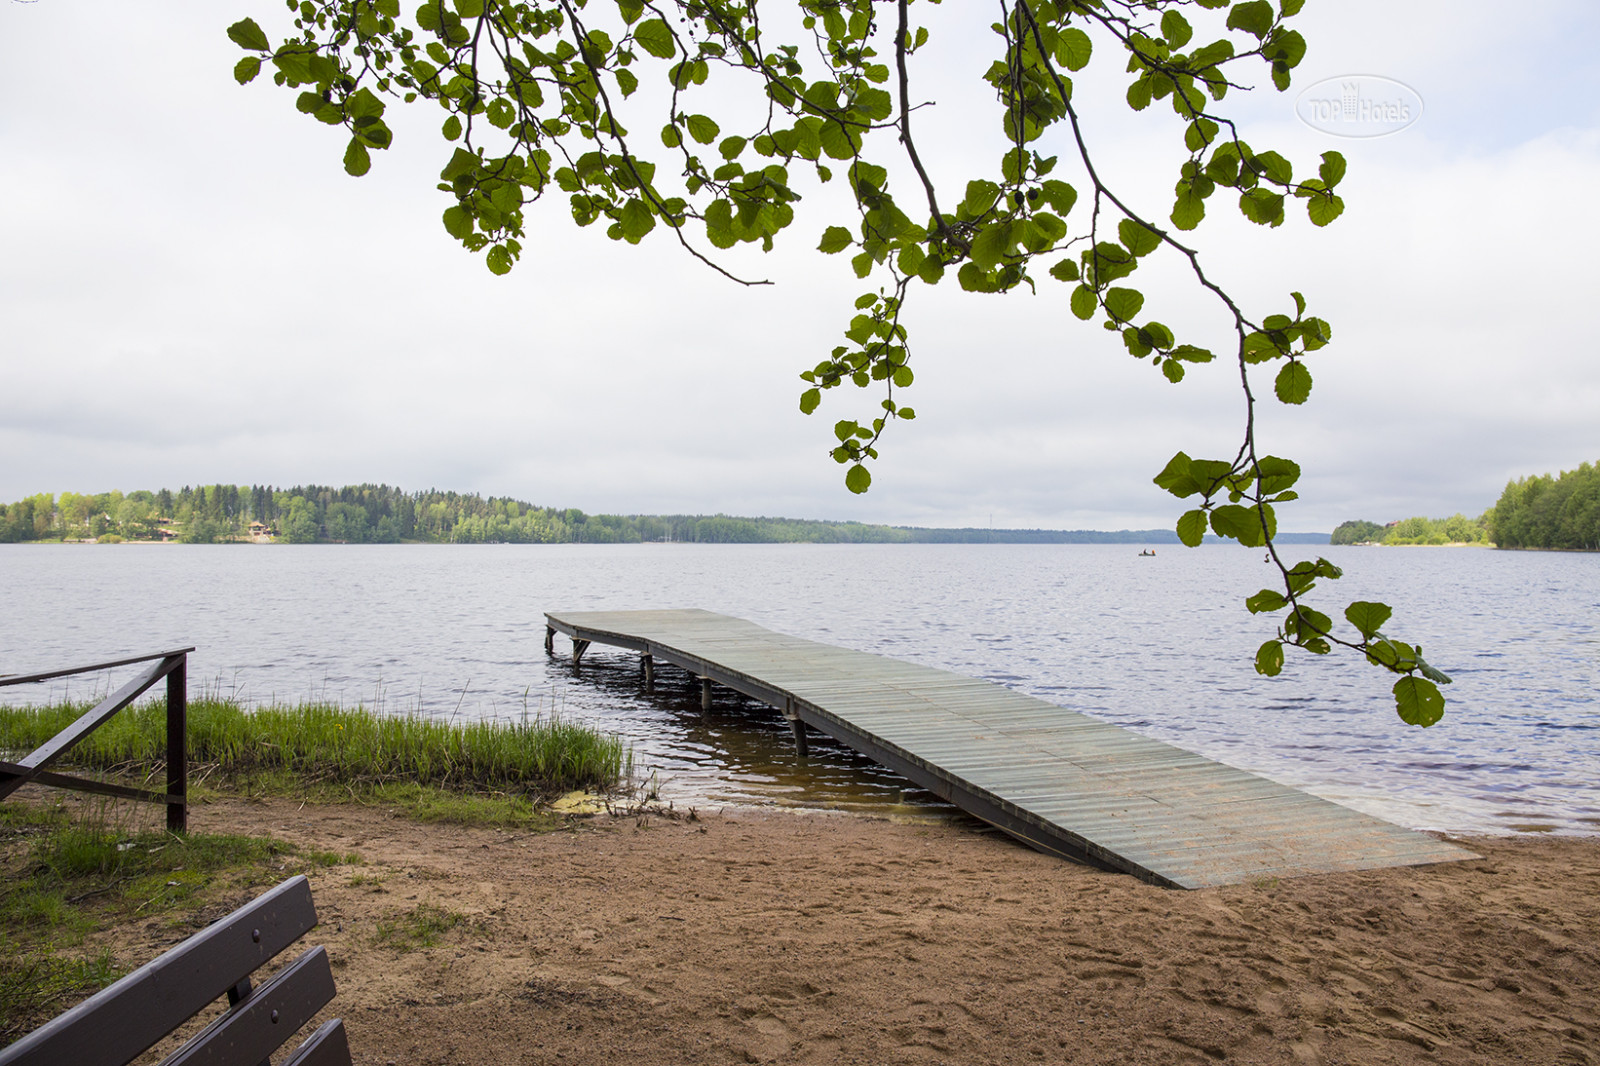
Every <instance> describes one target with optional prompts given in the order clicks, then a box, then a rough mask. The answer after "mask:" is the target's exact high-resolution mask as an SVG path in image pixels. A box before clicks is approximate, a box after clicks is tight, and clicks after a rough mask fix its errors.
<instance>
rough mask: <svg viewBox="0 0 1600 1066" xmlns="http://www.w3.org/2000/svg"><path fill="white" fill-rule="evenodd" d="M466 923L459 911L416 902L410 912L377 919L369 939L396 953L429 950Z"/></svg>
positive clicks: (465, 917)
mask: <svg viewBox="0 0 1600 1066" xmlns="http://www.w3.org/2000/svg"><path fill="white" fill-rule="evenodd" d="M466 920H467V916H466V915H465V914H462V913H460V912H459V911H451V910H445V909H444V908H443V907H438V906H435V905H434V904H432V903H419V904H417V906H416V908H415V909H414V910H411V911H409V912H406V913H403V914H396V915H394V916H393V917H390V918H383V919H380V920H379V921H378V924H377V929H376V931H375V932H374V934H373V939H374V940H375V941H376V942H377V943H378V944H379V945H380V946H382V947H389V948H394V949H396V950H397V951H416V950H418V949H421V948H431V947H433V946H434V945H435V944H437V943H439V941H440V940H441V939H442V938H443V937H444V935H445V934H446V933H448V932H450V930H452V929H454V928H456V927H457V926H458V925H462V924H464V923H465V922H466Z"/></svg>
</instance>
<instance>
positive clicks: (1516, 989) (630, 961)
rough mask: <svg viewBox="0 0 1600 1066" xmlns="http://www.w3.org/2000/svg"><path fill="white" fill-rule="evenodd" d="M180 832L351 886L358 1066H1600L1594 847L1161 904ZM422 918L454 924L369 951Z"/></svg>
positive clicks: (714, 846) (722, 846)
mask: <svg viewBox="0 0 1600 1066" xmlns="http://www.w3.org/2000/svg"><path fill="white" fill-rule="evenodd" d="M192 824H193V826H194V828H196V829H198V830H205V831H234V832H251V833H270V834H273V835H277V836H281V837H284V838H287V839H291V840H294V841H296V842H297V843H298V844H299V845H300V846H301V847H302V848H307V849H312V848H315V849H327V850H336V851H339V852H349V851H354V852H358V853H359V854H361V855H362V856H363V857H364V858H365V860H366V862H365V864H364V865H359V866H337V867H332V868H328V869H323V870H319V871H317V872H314V873H313V874H312V875H311V877H312V881H313V889H314V893H315V897H316V900H317V904H318V908H319V911H320V913H321V915H322V922H323V925H322V927H321V928H320V929H318V930H317V931H316V932H315V933H313V934H312V938H313V942H321V943H324V944H326V945H327V947H328V950H329V953H330V955H331V956H332V957H333V958H334V960H335V979H336V981H337V983H338V986H339V996H338V999H337V1000H336V1001H335V1005H334V1007H335V1009H334V1011H332V1012H330V1014H332V1013H336V1014H339V1015H341V1016H343V1017H344V1018H345V1020H346V1023H347V1025H348V1026H349V1031H350V1039H351V1046H352V1049H353V1051H354V1054H355V1060H356V1062H358V1063H373V1064H379V1066H383V1064H395V1066H399V1064H411V1063H415V1064H434V1063H438V1064H443V1063H461V1064H468V1066H478V1064H484V1066H487V1064H496V1066H499V1064H508V1066H509V1064H543V1063H561V1064H564V1066H566V1064H571V1066H577V1064H590V1063H593V1064H596V1066H598V1064H602V1063H603V1064H606V1066H616V1064H618V1063H642V1064H653V1063H680V1062H682V1063H745V1062H775V1063H813V1062H814V1063H864V1064H866V1063H870V1064H879V1063H973V1064H980V1063H981V1064H988V1063H1039V1062H1047V1063H1056V1062H1081V1063H1190V1062H1194V1063H1200V1062H1206V1063H1211V1062H1235V1063H1330V1064H1331V1063H1361V1064H1368V1063H1485V1064H1488V1063H1497V1064H1498V1063H1509V1062H1528V1063H1574V1064H1585V1063H1600V1024H1597V1023H1600V838H1597V837H1560V838H1558V837H1551V836H1532V835H1527V836H1519V837H1502V838H1473V839H1471V840H1470V841H1468V843H1469V846H1470V847H1472V848H1473V849H1474V850H1475V851H1478V852H1479V853H1480V854H1482V855H1484V856H1485V857H1484V858H1483V859H1482V860H1477V861H1471V862H1463V863H1452V864H1446V865H1439V866H1432V867H1421V868H1411V869H1398V870H1385V871H1378V872H1372V873H1357V874H1338V875H1330V876H1321V877H1306V878H1295V879H1289V880H1282V881H1264V882H1260V883H1255V884H1249V885H1241V886H1235V887H1229V888H1222V889H1208V890H1202V891H1196V892H1178V891H1171V890H1164V889H1159V888H1153V887H1150V886H1148V885H1144V884H1141V883H1139V882H1137V881H1135V880H1133V879H1132V878H1130V877H1127V876H1124V875H1120V874H1110V873H1103V872H1099V871H1095V870H1091V869H1087V868H1083V867H1077V866H1073V865H1070V864H1067V863H1064V862H1062V861H1060V860H1057V859H1052V858H1049V857H1046V856H1044V855H1040V854H1037V853H1035V852H1032V851H1029V850H1027V849H1025V848H1023V847H1021V846H1019V845H1016V844H1014V843H1012V842H1011V841H1010V840H1008V839H1007V838H1005V837H1003V836H1001V835H999V834H996V833H993V832H990V831H984V830H981V829H978V828H974V827H972V826H968V825H933V826H928V825H900V824H893V823H890V822H886V821H878V820H871V819H865V818H860V817H842V816H827V815H798V814H787V813H782V814H779V813H774V814H760V813H750V812H740V813H738V814H733V813H729V814H726V815H724V814H717V813H709V814H708V813H706V812H701V813H700V814H699V817H698V818H697V819H696V820H693V821H690V820H687V819H680V820H677V821H668V820H663V819H661V818H658V817H650V818H639V817H630V818H611V817H609V816H604V815H602V816H599V817H596V818H591V819H578V820H574V822H573V828H572V829H571V830H570V831H566V832H558V833H551V834H542V835H541V834H528V833H523V832H505V831H499V830H494V829H476V828H475V829H463V828H460V827H450V826H424V825H418V824H416V823H414V822H411V821H408V820H405V819H402V818H398V817H394V816H391V815H390V814H389V813H388V812H386V811H383V810H378V809H369V808H361V807H355V806H332V807H314V806H299V805H297V804H295V803H292V802H286V801H272V802H268V803H247V802H244V801H237V800H225V801H218V802H214V803H211V804H209V805H207V806H204V807H201V808H199V809H197V810H196V812H195V814H194V818H193V823H192ZM248 894H249V893H245V895H246V896H247V895H248ZM241 901H242V897H241V899H239V900H230V901H227V902H228V903H229V905H232V904H233V903H236V902H241ZM423 904H431V905H433V906H436V907H440V908H443V909H445V910H447V911H454V912H458V913H460V914H462V915H464V916H465V921H464V922H463V923H462V924H460V925H458V926H457V927H456V928H454V929H452V930H451V931H450V932H448V933H446V934H445V936H444V938H443V939H442V940H441V942H440V943H439V944H438V945H437V946H435V947H431V948H422V949H416V950H411V951H401V950H398V949H396V948H394V947H391V946H381V945H380V944H378V943H377V941H376V936H375V934H376V930H377V926H378V923H379V922H381V921H385V920H392V919H393V918H394V917H395V916H396V915H400V914H404V913H408V912H410V911H412V910H414V909H415V908H417V907H418V906H419V905H423ZM222 909H225V908H219V910H218V913H221V910H222ZM184 932H187V930H183V931H177V932H175V931H173V930H171V929H170V928H167V929H154V928H150V929H146V930H143V931H141V933H140V935H139V936H138V937H136V938H134V939H133V941H132V942H126V943H125V944H124V945H123V948H125V949H126V950H127V951H128V952H129V953H130V954H131V955H133V956H134V958H132V959H130V960H129V961H140V959H141V957H142V958H148V957H149V955H150V954H153V953H154V952H155V951H157V950H159V949H160V948H161V947H162V946H163V945H164V943H165V942H171V941H172V940H173V938H174V937H176V936H181V935H182V934H183V933H184ZM121 950H122V949H120V948H119V953H120V952H121ZM141 953H143V954H142V956H141Z"/></svg>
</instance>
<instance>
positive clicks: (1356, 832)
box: [545, 610, 1477, 888]
mask: <svg viewBox="0 0 1600 1066" xmlns="http://www.w3.org/2000/svg"><path fill="white" fill-rule="evenodd" d="M545 618H546V620H547V627H546V632H545V649H546V651H549V652H551V653H552V654H553V653H554V636H555V634H556V633H557V632H561V633H564V634H566V635H567V636H568V637H570V638H571V639H572V657H573V662H574V663H575V664H576V663H578V662H581V660H582V658H583V654H584V652H585V650H586V649H587V648H588V647H589V645H590V644H591V643H599V644H609V645H614V646H616V647H621V648H627V649H630V650H632V651H636V652H639V653H640V654H641V655H642V656H643V657H644V659H643V663H644V669H645V674H646V677H647V678H648V677H650V676H651V674H652V672H653V670H654V665H655V661H656V660H658V659H659V660H661V661H663V662H667V663H671V664H672V665H674V666H678V667H681V668H682V669H685V670H688V671H690V672H692V673H693V674H695V675H696V676H698V677H699V678H700V679H701V683H702V698H703V699H704V700H706V701H708V702H709V700H710V699H711V693H712V686H713V685H714V684H715V685H723V686H726V687H727V688H731V689H734V690H736V691H738V692H742V693H744V694H745V695H746V696H750V697H752V698H754V699H757V700H760V701H762V702H764V703H766V704H768V705H769V706H772V707H774V708H776V709H777V710H779V711H780V712H781V713H782V714H783V715H784V717H785V718H787V719H788V720H789V722H790V723H791V725H792V726H793V727H794V731H795V737H796V741H797V743H799V744H800V745H802V751H803V750H804V748H803V745H804V739H805V727H808V726H809V727H810V728H812V729H816V730H819V731H820V732H823V733H826V734H828V735H829V736H831V737H833V738H835V739H836V740H838V741H840V742H842V743H844V744H848V745H850V746H851V747H853V748H855V749H857V750H858V751H860V752H862V753H863V754H865V755H867V756H868V757H869V758H871V759H873V760H875V761H877V762H879V763H882V764H883V765H884V766H887V767H889V768H890V769H892V770H894V771H896V772H897V773H899V774H901V775H902V776H904V777H906V778H908V779H909V780H911V781H913V782H915V783H916V784H918V785H920V786H921V787H923V788H925V789H927V790H928V791H930V792H932V793H934V794H935V795H938V796H941V797H943V798H944V799H947V800H949V801H950V802H951V803H954V804H956V805H957V806H959V807H961V808H962V809H963V810H966V811H968V812H969V813H971V814H973V815H976V816H977V817H979V818H981V819H983V820H984V821H986V822H989V823H990V824H992V825H995V826H997V827H998V828H1000V829H1003V830H1004V831H1005V832H1007V833H1009V834H1011V835H1012V836H1014V837H1017V838H1018V839H1020V840H1022V841H1024V842H1026V843H1028V844H1030V845H1032V846H1033V847H1035V848H1038V849H1039V850H1041V851H1045V852H1050V853H1052V854H1057V855H1061V856H1063V857H1066V858H1070V859H1073V860H1076V861H1079V862H1087V863H1091V864H1093V865H1096V866H1101V867H1105V868H1107V869H1112V870H1121V871H1124V872H1126V873H1130V874H1133V875H1134V876H1136V877H1140V878H1142V879H1144V880H1146V881H1149V882H1151V883H1153V884H1157V885H1164V886H1167V887H1170V888H1201V887H1205V886H1210V885H1226V884H1238V883H1242V882H1247V881H1251V880H1255V879H1258V878H1267V877H1291V876H1296V875H1300V874H1310V873H1327V872H1332V871H1337V870H1365V869H1377V868H1379V867H1386V866H1414V865H1421V864H1424V863H1434V862H1450V861H1454V860H1458V859H1471V858H1476V857H1477V856H1475V855H1473V854H1472V853H1471V852H1469V851H1467V850H1466V849H1464V848H1460V847H1456V846H1455V845H1452V844H1447V843H1443V842H1441V841H1438V840H1435V839H1433V838H1432V837H1430V836H1427V835H1425V834H1423V833H1418V832H1414V831H1412V830H1409V829H1404V828H1401V827H1400V826H1397V825H1393V824H1391V823H1389V822H1385V821H1382V820H1380V819H1377V818H1372V817H1369V816H1368V815H1364V814H1361V813H1359V812H1357V811H1353V810H1351V809H1350V808H1348V807H1342V806H1340V805H1339V804H1337V803H1332V802H1330V801H1328V800H1324V799H1319V798H1317V797H1315V796H1312V795H1309V794H1307V793H1305V792H1301V791H1299V790H1298V789H1293V788H1289V787H1288V786H1286V785H1280V784H1277V783H1276V782H1273V781H1268V780H1267V779H1266V778H1263V777H1258V776H1256V775H1255V774H1251V773H1246V772H1245V771H1243V770H1238V769H1235V768H1234V767H1231V766H1226V765H1224V764H1222V763H1219V762H1216V761H1214V760H1211V759H1207V758H1204V757H1202V756H1199V755H1195V754H1193V753H1192V752H1187V751H1184V750H1183V749H1182V748H1176V747H1173V746H1172V745H1170V744H1164V743H1162V742H1161V741H1158V740H1151V739H1150V738H1148V737H1143V736H1140V735H1138V734H1136V733H1132V732H1129V731H1128V730H1126V729H1122V728H1120V727H1118V726H1114V725H1110V724H1108V723H1105V722H1102V721H1099V720H1098V719H1094V718H1090V717H1088V716H1086V715H1082V714H1078V713H1076V712H1074V711H1069V710H1066V709H1065V708H1062V707H1057V706H1055V705H1053V704H1050V703H1046V702H1044V701H1043V700H1038V699H1035V698H1033V697H1032V696H1026V695H1023V694H1022V693H1020V692H1014V691H1012V690H1010V689H1007V688H1004V687H1002V686H1000V685H995V684H992V683H990V682H988V681H981V680H978V679H976V678H970V677H963V676H962V675H960V674H954V673H951V672H949V671H946V670H936V669H933V668H932V667H927V666H917V665H914V664H912V663H905V662H900V661H898V660H895V659H889V658H886V657H884V656H881V655H873V654H870V653H868V652H860V651H851V650H849V649H846V648H837V647H834V646H832V645H828V644H821V643H818V642H816V641H810V640H802V639H800V638H798V637H791V636H786V635H784V634H781V633H774V632H772V631H771V630H768V629H763V628H762V627H760V626H758V625H755V624H753V623H751V622H747V621H744V620H743V619H739V618H732V617H729V616H728V615H722V614H715V613H713V612H711V611H698V610H674V611H559V612H551V613H547V614H546V615H545Z"/></svg>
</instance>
